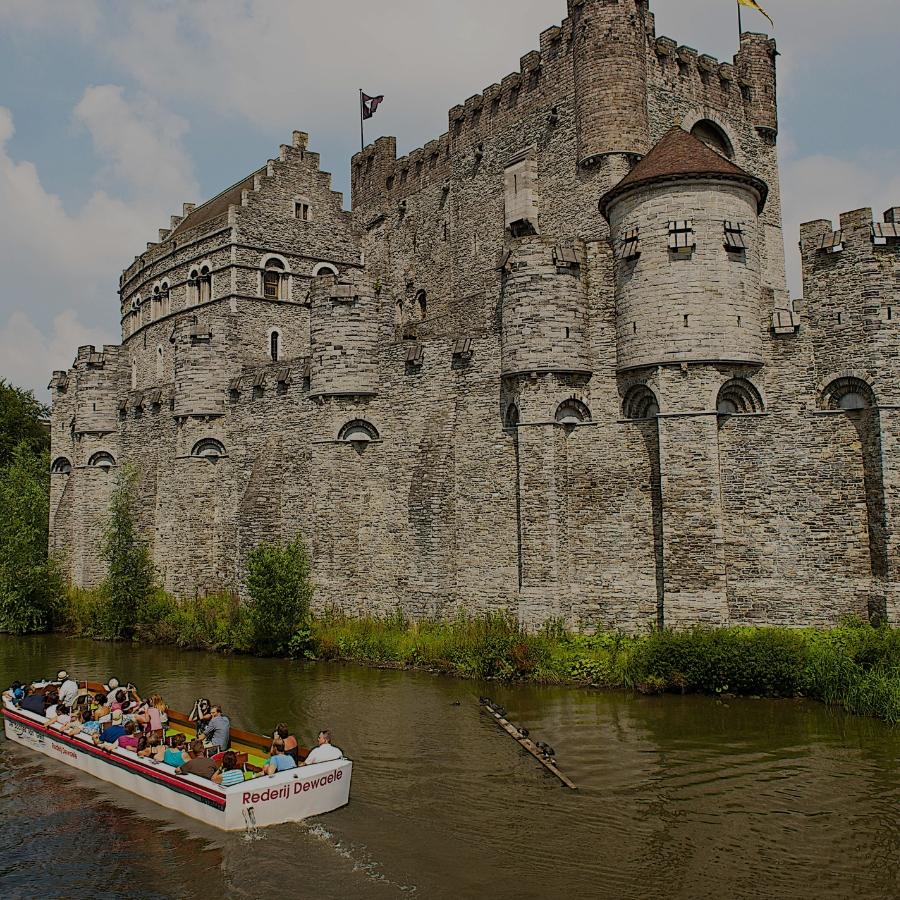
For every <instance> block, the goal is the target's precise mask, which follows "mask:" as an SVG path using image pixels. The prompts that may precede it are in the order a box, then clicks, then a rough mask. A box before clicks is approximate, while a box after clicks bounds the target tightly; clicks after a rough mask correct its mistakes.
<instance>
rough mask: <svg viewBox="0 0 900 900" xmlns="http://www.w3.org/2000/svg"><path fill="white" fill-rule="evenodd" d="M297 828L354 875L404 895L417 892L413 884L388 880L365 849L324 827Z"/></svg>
mask: <svg viewBox="0 0 900 900" xmlns="http://www.w3.org/2000/svg"><path fill="white" fill-rule="evenodd" d="M299 827H300V828H301V829H302V830H303V831H305V832H306V833H307V834H308V835H309V836H310V837H312V838H315V839H316V840H319V841H321V842H322V843H323V844H326V845H327V846H328V847H329V848H330V849H331V850H332V851H333V852H334V853H336V854H337V855H338V856H339V857H341V858H342V859H345V860H346V861H347V862H348V863H350V864H351V865H352V867H353V869H352V871H353V872H354V873H358V874H360V875H363V876H364V877H365V878H367V879H368V880H370V881H374V882H377V883H378V884H380V885H383V886H385V887H391V888H395V889H396V890H398V891H401V892H402V893H404V894H415V893H416V892H417V891H418V888H417V887H416V885H414V884H400V883H399V882H396V881H393V880H391V879H390V878H388V877H387V875H385V874H384V872H383V871H382V870H381V863H379V862H378V861H377V860H375V859H372V857H371V855H370V854H369V853H368V852H367V850H366V849H365V847H358V846H355V845H353V844H349V843H347V842H345V841H342V840H341V839H340V838H339V837H336V836H335V835H334V834H333V833H332V832H331V831H329V830H328V829H327V828H326V827H325V826H324V825H322V824H320V823H318V822H316V823H313V824H307V823H305V822H301V823H299Z"/></svg>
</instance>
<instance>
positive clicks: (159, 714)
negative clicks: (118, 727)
mask: <svg viewBox="0 0 900 900" xmlns="http://www.w3.org/2000/svg"><path fill="white" fill-rule="evenodd" d="M166 710H167V707H166V704H165V702H164V701H163V698H162V697H160V696H159V694H153V695H152V696H151V697H150V699H149V700H148V701H147V702H146V703H144V704H143V705H142V706H141V707H140V709H139V710H138V712H136V713H135V716H134V720H135V722H137V723H138V724H139V725H143V726H144V731H146V732H147V733H148V734H156V735H158V736H159V737H160V738H162V737H163V736H164V735H165V724H164V722H163V712H164V711H166ZM165 721H166V723H167V722H168V715H167V716H166V720H165Z"/></svg>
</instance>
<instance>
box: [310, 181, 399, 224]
mask: <svg viewBox="0 0 900 900" xmlns="http://www.w3.org/2000/svg"><path fill="white" fill-rule="evenodd" d="M388 190H390V187H388ZM294 218H295V219H299V220H300V221H301V222H308V221H309V204H308V203H304V202H303V201H302V200H296V201H295V202H294Z"/></svg>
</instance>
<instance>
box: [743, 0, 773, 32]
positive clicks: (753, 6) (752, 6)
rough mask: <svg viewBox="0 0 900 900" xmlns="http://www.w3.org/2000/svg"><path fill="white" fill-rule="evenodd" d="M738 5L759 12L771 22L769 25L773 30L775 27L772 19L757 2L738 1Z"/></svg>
mask: <svg viewBox="0 0 900 900" xmlns="http://www.w3.org/2000/svg"><path fill="white" fill-rule="evenodd" d="M738 3H739V4H740V5H741V6H749V7H750V9H755V10H756V11H757V12H759V13H762V14H763V15H764V16H765V17H766V18H767V19H768V20H769V24H770V25H771V26H772V27H773V28H774V27H775V23H774V22H773V21H772V17H771V16H770V15H769V14H768V13H767V12H766V11H765V10H764V9H763V8H762V7H761V6H760V5H759V4H758V3H757V2H756V0H738Z"/></svg>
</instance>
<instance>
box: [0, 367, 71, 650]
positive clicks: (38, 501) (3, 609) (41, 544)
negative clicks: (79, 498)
mask: <svg viewBox="0 0 900 900" xmlns="http://www.w3.org/2000/svg"><path fill="white" fill-rule="evenodd" d="M0 388H2V382H0ZM48 472H49V460H48V458H47V456H46V454H42V455H35V454H34V453H33V452H32V450H31V448H30V447H29V446H28V445H27V444H25V443H21V444H19V446H18V447H17V448H16V449H15V450H14V451H13V453H12V457H11V459H10V462H9V464H8V465H6V466H4V467H3V468H0V631H6V632H12V633H14V634H25V633H26V632H31V631H44V630H46V629H47V628H49V627H50V626H51V625H53V623H54V619H55V617H56V615H57V613H58V610H59V606H60V598H61V595H62V582H61V580H60V577H59V574H58V571H57V567H56V566H55V564H54V563H53V561H52V560H48V558H47V527H48V520H49V515H50V512H49V481H50V479H49V475H48Z"/></svg>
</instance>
